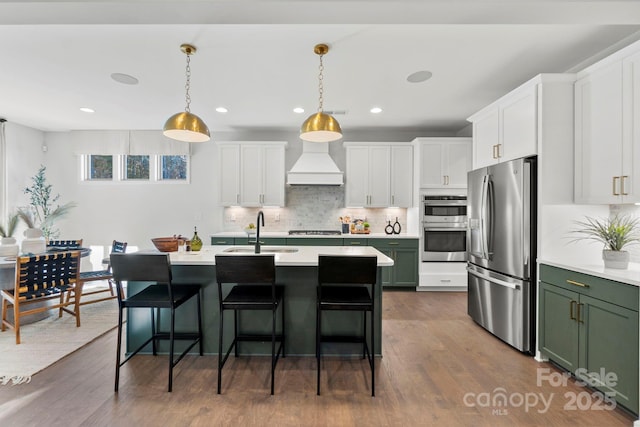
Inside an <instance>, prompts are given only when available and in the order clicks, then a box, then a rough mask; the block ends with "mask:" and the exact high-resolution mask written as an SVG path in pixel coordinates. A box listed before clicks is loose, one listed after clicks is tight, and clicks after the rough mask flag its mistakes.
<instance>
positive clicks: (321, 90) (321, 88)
mask: <svg viewBox="0 0 640 427" xmlns="http://www.w3.org/2000/svg"><path fill="white" fill-rule="evenodd" d="M323 56H324V55H320V66H319V67H318V70H319V73H318V92H319V94H320V96H319V98H318V112H319V113H322V103H323V101H324V98H323V94H324V86H323V81H324V76H323V75H322V73H323V71H324V65H323V63H322V57H323Z"/></svg>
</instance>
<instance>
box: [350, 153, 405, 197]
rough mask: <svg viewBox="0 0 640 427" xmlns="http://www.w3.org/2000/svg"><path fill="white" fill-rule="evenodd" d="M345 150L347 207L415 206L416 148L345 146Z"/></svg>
mask: <svg viewBox="0 0 640 427" xmlns="http://www.w3.org/2000/svg"><path fill="white" fill-rule="evenodd" d="M344 146H345V147H346V155H347V171H346V179H345V181H346V182H345V186H346V188H345V198H346V200H345V204H346V206H352V207H355V206H358V207H360V206H361V207H370V208H374V207H378V208H384V207H391V206H394V207H410V206H412V204H413V203H412V200H413V199H412V197H413V147H412V146H411V145H410V144H408V143H407V144H400V143H353V142H345V143H344Z"/></svg>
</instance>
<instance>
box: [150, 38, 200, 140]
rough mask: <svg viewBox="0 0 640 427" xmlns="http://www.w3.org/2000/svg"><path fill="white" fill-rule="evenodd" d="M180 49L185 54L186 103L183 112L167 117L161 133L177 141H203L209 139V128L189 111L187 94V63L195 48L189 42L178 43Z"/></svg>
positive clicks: (188, 67)
mask: <svg viewBox="0 0 640 427" xmlns="http://www.w3.org/2000/svg"><path fill="white" fill-rule="evenodd" d="M180 50H181V51H182V52H183V53H185V54H186V55H187V67H186V75H187V83H186V84H185V89H186V96H185V99H186V102H187V105H186V107H185V108H184V111H183V112H181V113H177V114H174V115H173V116H171V117H169V119H168V120H167V121H166V123H165V124H164V129H163V131H162V133H163V134H164V136H166V137H168V138H172V139H177V140H178V141H184V142H205V141H208V140H209V139H211V136H210V134H209V128H208V127H207V125H206V124H205V123H204V122H203V121H202V119H201V118H200V117H198V116H196V115H195V114H193V113H191V109H190V104H191V96H190V95H189V89H190V88H191V67H190V65H189V63H190V62H191V55H193V54H194V53H196V48H195V46H192V45H190V44H182V45H180Z"/></svg>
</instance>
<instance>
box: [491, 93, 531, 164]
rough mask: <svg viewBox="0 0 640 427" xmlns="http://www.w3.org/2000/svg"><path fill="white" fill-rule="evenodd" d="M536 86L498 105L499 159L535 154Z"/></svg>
mask: <svg viewBox="0 0 640 427" xmlns="http://www.w3.org/2000/svg"><path fill="white" fill-rule="evenodd" d="M536 91H537V86H534V87H530V88H527V89H526V90H524V92H523V93H522V94H519V95H520V96H518V97H516V98H514V99H513V100H512V101H511V102H510V103H508V104H505V105H502V106H501V107H500V115H501V123H502V125H501V127H502V142H501V146H500V148H499V155H500V161H501V162H502V161H506V160H513V159H518V158H520V157H526V156H530V155H534V154H537V152H538V149H537V141H538V138H537V135H538V132H537V127H538V120H537V116H536V111H537V96H536Z"/></svg>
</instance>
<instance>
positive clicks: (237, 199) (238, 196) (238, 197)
mask: <svg viewBox="0 0 640 427" xmlns="http://www.w3.org/2000/svg"><path fill="white" fill-rule="evenodd" d="M236 203H237V204H238V205H239V204H240V194H236Z"/></svg>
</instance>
